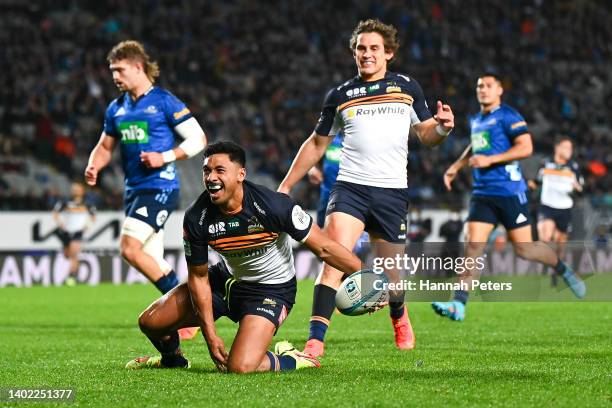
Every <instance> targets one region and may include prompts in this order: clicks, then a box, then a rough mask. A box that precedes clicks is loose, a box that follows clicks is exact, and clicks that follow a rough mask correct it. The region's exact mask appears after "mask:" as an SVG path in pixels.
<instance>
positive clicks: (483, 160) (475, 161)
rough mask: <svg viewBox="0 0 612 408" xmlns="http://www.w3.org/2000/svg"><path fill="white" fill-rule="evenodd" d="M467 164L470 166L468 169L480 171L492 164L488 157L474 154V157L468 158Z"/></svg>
mask: <svg viewBox="0 0 612 408" xmlns="http://www.w3.org/2000/svg"><path fill="white" fill-rule="evenodd" d="M468 164H469V165H470V167H474V168H476V169H482V168H485V167H489V166H490V165H491V164H492V162H491V157H490V156H485V155H484V154H475V155H474V156H472V157H470V160H469V162H468Z"/></svg>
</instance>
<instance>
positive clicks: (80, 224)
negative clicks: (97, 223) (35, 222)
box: [53, 200, 96, 232]
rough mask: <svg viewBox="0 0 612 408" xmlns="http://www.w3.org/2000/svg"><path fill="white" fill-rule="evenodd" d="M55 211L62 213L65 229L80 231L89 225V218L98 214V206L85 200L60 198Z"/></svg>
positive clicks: (54, 208)
mask: <svg viewBox="0 0 612 408" xmlns="http://www.w3.org/2000/svg"><path fill="white" fill-rule="evenodd" d="M53 211H55V212H58V213H60V216H61V217H62V220H63V221H64V230H65V231H67V232H79V231H83V230H84V229H85V227H87V222H88V221H89V219H90V218H91V217H93V216H94V215H95V214H96V207H94V206H93V205H90V204H87V203H85V202H83V201H81V202H76V201H74V200H59V201H58V202H57V203H55V207H53Z"/></svg>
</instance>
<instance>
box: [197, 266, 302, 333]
mask: <svg viewBox="0 0 612 408" xmlns="http://www.w3.org/2000/svg"><path fill="white" fill-rule="evenodd" d="M208 281H209V282H210V286H211V290H212V303H213V315H214V318H215V320H217V319H218V318H220V317H222V316H226V317H228V318H229V319H231V320H232V321H233V322H239V321H240V320H241V319H242V318H243V317H244V316H245V315H256V316H262V317H265V318H266V319H268V320H269V321H271V322H272V323H273V324H274V326H276V328H277V329H278V328H279V327H280V325H281V324H283V321H284V320H285V318H286V317H287V315H288V314H289V312H290V311H291V308H292V307H293V304H294V303H295V293H296V291H297V282H296V280H295V277H293V278H292V279H291V280H289V281H287V282H285V283H279V284H263V283H257V282H244V281H237V280H236V279H235V278H234V277H233V276H232V274H230V273H229V271H228V270H227V267H226V266H225V264H224V263H223V262H219V263H216V264H214V265H212V266H210V267H209V268H208Z"/></svg>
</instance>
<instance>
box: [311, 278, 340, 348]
mask: <svg viewBox="0 0 612 408" xmlns="http://www.w3.org/2000/svg"><path fill="white" fill-rule="evenodd" d="M335 308H336V290H335V289H333V288H330V287H329V286H326V285H321V284H319V285H315V287H314V293H313V300H312V315H311V318H310V334H309V336H308V340H310V339H317V340H320V341H323V339H324V338H325V332H326V331H327V327H328V326H329V320H330V319H331V317H332V314H333V313H334V309H335Z"/></svg>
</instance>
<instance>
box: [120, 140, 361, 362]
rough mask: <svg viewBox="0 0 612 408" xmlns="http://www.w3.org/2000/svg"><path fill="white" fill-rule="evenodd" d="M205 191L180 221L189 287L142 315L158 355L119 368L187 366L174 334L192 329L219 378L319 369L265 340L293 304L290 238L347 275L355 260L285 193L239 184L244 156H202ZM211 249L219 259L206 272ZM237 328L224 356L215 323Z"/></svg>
mask: <svg viewBox="0 0 612 408" xmlns="http://www.w3.org/2000/svg"><path fill="white" fill-rule="evenodd" d="M203 172H204V185H205V188H206V191H205V192H203V193H202V194H201V195H200V197H199V198H198V199H197V200H196V201H195V202H194V203H193V204H192V205H191V207H190V208H189V209H188V210H187V211H186V213H185V218H184V221H183V230H184V246H185V257H186V259H187V267H188V271H189V275H188V279H187V282H186V283H184V284H181V285H179V286H177V287H176V288H174V289H172V290H171V291H170V292H168V293H167V294H165V295H164V296H162V297H161V298H160V299H158V300H157V301H156V302H154V303H153V304H152V305H151V306H149V307H148V308H147V309H146V310H145V311H144V312H143V313H142V314H141V315H140V318H139V321H138V323H139V325H140V328H141V330H142V331H143V333H144V334H145V335H146V336H147V337H148V338H149V340H151V343H153V346H155V348H156V349H157V350H158V351H159V352H160V353H161V356H157V357H139V358H136V359H134V360H132V361H130V362H129V363H128V364H127V365H126V368H142V367H168V368H171V367H189V362H188V360H187V359H186V358H185V357H184V356H183V353H182V352H181V349H180V345H179V337H178V333H177V330H178V329H180V328H182V327H189V326H194V325H198V326H200V327H201V329H202V334H203V335H204V338H205V340H206V344H207V345H208V350H209V352H210V356H211V358H212V360H213V361H214V363H215V365H216V366H217V368H218V369H219V370H221V371H229V372H235V373H248V372H254V371H284V370H294V369H299V368H305V367H318V366H319V362H318V361H317V359H316V358H313V357H310V356H308V355H305V354H302V353H300V352H298V351H297V350H295V349H294V348H293V346H292V345H291V344H290V343H288V342H286V341H285V342H280V343H277V344H276V346H275V350H274V353H272V352H271V351H268V347H269V346H270V344H271V342H272V337H273V336H274V334H275V333H276V330H277V329H278V327H279V326H280V325H281V324H282V323H283V320H284V319H285V318H286V317H287V315H288V314H289V311H290V310H291V307H292V306H293V304H294V302H295V293H296V279H295V268H294V265H293V253H292V249H291V245H290V240H289V237H292V238H294V239H295V240H297V241H300V242H302V243H303V244H305V245H306V246H307V247H308V248H309V249H310V250H311V251H312V252H313V253H314V254H316V255H317V256H318V257H319V258H321V259H322V260H323V261H325V262H327V263H329V264H330V265H332V266H333V267H335V268H338V269H340V270H341V271H343V272H345V273H352V272H355V271H357V270H359V269H360V267H361V263H360V261H359V259H358V258H357V257H356V256H355V255H353V254H352V253H351V252H350V251H349V250H347V249H346V248H345V247H343V246H342V245H340V244H338V243H337V242H335V241H333V240H331V239H329V238H328V237H327V235H325V233H323V232H322V231H321V229H320V228H319V227H318V226H317V225H316V224H315V223H313V220H312V218H311V217H310V216H309V215H308V214H307V213H305V212H304V211H303V210H302V209H301V208H300V206H298V205H296V204H294V203H293V201H292V200H291V199H290V198H289V196H287V195H285V194H282V193H277V192H274V191H272V190H269V189H267V188H265V187H262V186H259V185H256V184H253V183H250V182H249V181H246V180H245V176H246V170H245V152H244V150H243V149H242V148H241V147H240V146H238V145H237V144H235V143H232V142H218V143H214V144H211V145H209V146H208V147H207V148H206V150H205V152H204V169H203ZM208 246H210V247H211V248H212V249H213V250H215V251H217V252H218V253H219V254H220V255H221V257H222V259H223V260H222V261H221V262H219V263H217V264H215V265H212V266H210V267H209V265H208ZM222 316H227V317H228V318H230V319H231V320H232V321H234V322H238V323H239V329H238V333H237V334H236V337H235V338H234V342H233V344H232V347H231V350H230V352H229V354H228V353H227V352H226V350H225V345H224V343H223V340H222V339H221V338H220V337H219V336H218V335H217V333H216V331H215V320H217V319H218V318H220V317H222Z"/></svg>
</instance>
